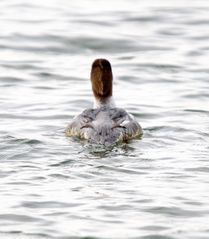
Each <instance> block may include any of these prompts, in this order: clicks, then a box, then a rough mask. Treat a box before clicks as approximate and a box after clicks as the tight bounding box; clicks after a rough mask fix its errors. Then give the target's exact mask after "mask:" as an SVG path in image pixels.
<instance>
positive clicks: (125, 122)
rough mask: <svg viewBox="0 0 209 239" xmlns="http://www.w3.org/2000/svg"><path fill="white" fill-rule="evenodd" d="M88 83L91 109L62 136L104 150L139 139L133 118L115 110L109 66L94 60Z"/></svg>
mask: <svg viewBox="0 0 209 239" xmlns="http://www.w3.org/2000/svg"><path fill="white" fill-rule="evenodd" d="M90 79H91V86H92V92H93V96H94V104H93V107H92V108H89V109H85V110H83V112H82V113H81V114H79V115H77V116H75V117H74V118H73V120H72V121H71V122H70V124H69V125H68V126H67V128H66V130H65V134H66V136H70V137H78V138H80V139H84V140H87V141H88V142H90V143H96V144H99V145H105V146H110V145H114V144H116V143H119V142H126V143H127V142H128V141H129V140H130V139H133V138H137V137H140V136H142V134H143V131H142V128H141V126H140V124H139V123H138V122H137V120H136V119H135V118H134V116H133V115H131V114H129V113H128V112H127V111H126V110H124V109H123V108H118V107H116V104H115V102H114V99H113V74H112V67H111V64H110V62H109V61H108V60H106V59H103V58H101V59H96V60H94V62H93V63H92V67H91V73H90Z"/></svg>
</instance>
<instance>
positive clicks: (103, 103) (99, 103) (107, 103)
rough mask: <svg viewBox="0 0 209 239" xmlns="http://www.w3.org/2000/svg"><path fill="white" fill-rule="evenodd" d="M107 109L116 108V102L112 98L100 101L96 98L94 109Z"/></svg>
mask: <svg viewBox="0 0 209 239" xmlns="http://www.w3.org/2000/svg"><path fill="white" fill-rule="evenodd" d="M103 106H105V107H107V108H115V107H116V106H115V101H114V99H113V97H112V96H110V97H108V98H105V99H102V100H101V99H98V98H94V109H97V108H101V107H103Z"/></svg>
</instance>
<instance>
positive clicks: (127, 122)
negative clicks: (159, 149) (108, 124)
mask: <svg viewBox="0 0 209 239" xmlns="http://www.w3.org/2000/svg"><path fill="white" fill-rule="evenodd" d="M111 118H112V120H113V122H114V123H113V124H114V127H115V128H123V129H124V130H121V132H122V134H123V139H124V140H128V139H131V138H135V137H137V136H140V135H142V134H143V132H142V128H141V126H140V124H139V123H138V122H137V121H136V119H135V118H134V116H133V115H131V114H129V113H127V112H126V111H125V110H123V109H120V108H115V109H114V111H113V112H112V114H111Z"/></svg>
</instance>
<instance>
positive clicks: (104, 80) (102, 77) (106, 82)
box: [91, 59, 113, 101]
mask: <svg viewBox="0 0 209 239" xmlns="http://www.w3.org/2000/svg"><path fill="white" fill-rule="evenodd" d="M112 81H113V76H112V69H111V65H110V62H109V61H108V60H105V59H96V60H95V61H94V62H93V64H92V68H91V84H92V90H93V93H94V96H95V97H96V98H97V99H98V100H100V101H104V100H105V99H107V98H109V97H110V96H112Z"/></svg>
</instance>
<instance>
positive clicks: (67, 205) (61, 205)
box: [18, 201, 83, 209]
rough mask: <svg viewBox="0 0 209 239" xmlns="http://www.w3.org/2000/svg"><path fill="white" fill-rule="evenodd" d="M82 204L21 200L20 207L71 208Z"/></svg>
mask: <svg viewBox="0 0 209 239" xmlns="http://www.w3.org/2000/svg"><path fill="white" fill-rule="evenodd" d="M81 205H83V204H82V203H65V202H56V201H43V202H38V201H23V202H22V203H21V205H20V206H21V207H26V208H34V209H35V208H71V207H73V208H74V207H79V206H81ZM18 207H19V206H18Z"/></svg>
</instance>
